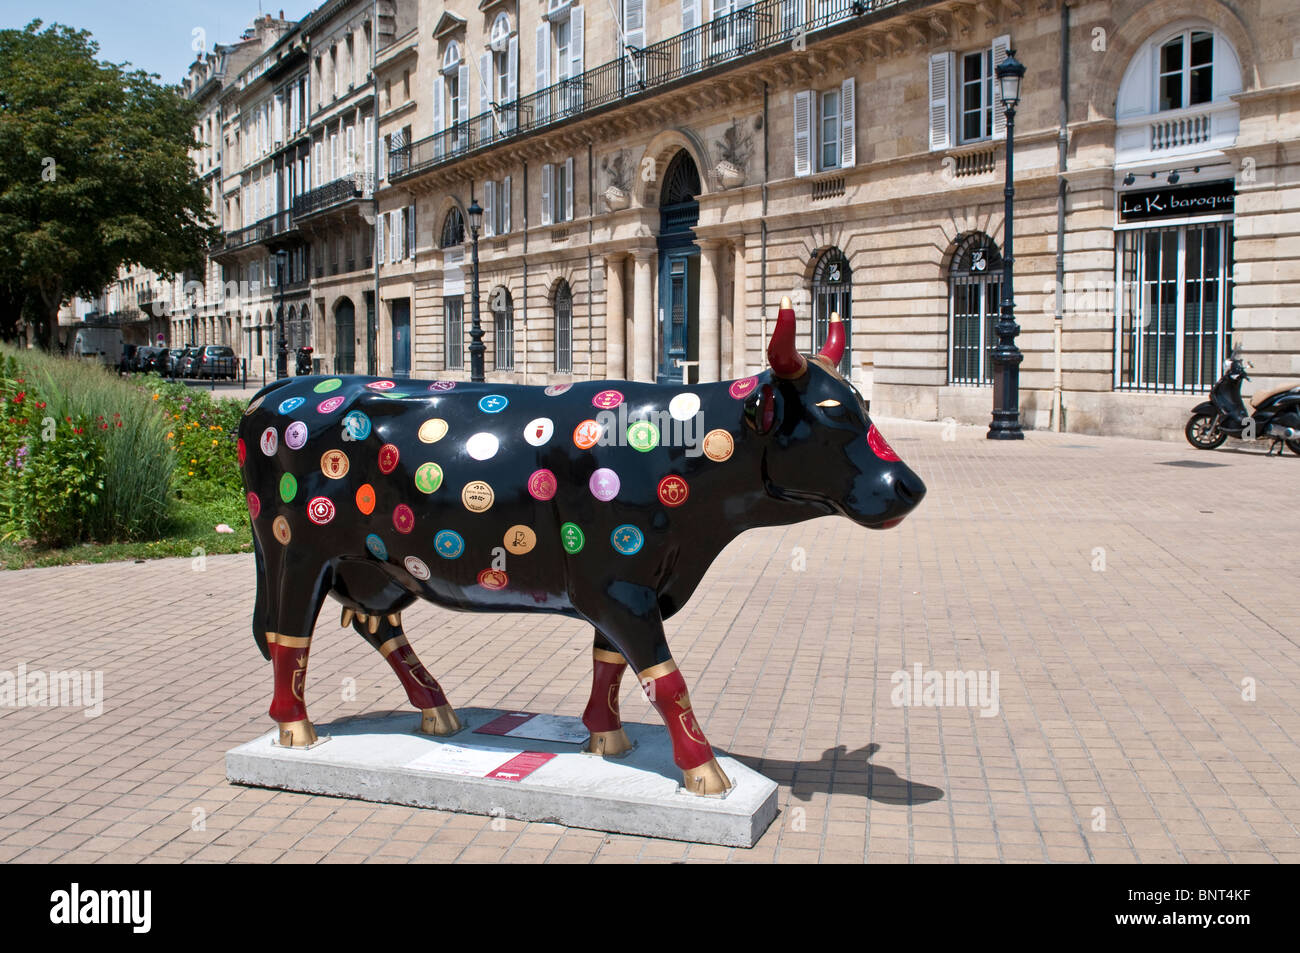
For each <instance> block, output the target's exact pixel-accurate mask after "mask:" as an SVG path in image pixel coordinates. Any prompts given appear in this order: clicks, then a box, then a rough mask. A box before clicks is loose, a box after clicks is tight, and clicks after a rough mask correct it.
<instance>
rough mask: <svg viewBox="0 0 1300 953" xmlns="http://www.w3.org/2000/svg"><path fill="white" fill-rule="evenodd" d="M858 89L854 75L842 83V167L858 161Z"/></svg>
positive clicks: (848, 166)
mask: <svg viewBox="0 0 1300 953" xmlns="http://www.w3.org/2000/svg"><path fill="white" fill-rule="evenodd" d="M857 109H858V107H857V91H856V89H855V83H854V79H853V77H852V76H850V77H849V78H848V79H846V80H845V81H844V82H843V83H841V84H840V168H842V169H847V168H850V167H851V166H853V165H855V164H856V163H857V161H858V159H857V155H858V129H857V119H856V117H857Z"/></svg>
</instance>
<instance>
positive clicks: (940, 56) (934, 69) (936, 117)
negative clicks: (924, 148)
mask: <svg viewBox="0 0 1300 953" xmlns="http://www.w3.org/2000/svg"><path fill="white" fill-rule="evenodd" d="M952 59H953V56H952V53H951V52H947V53H935V54H934V55H933V56H931V57H930V149H931V150H935V149H947V148H948V147H949V146H951V145H952V105H951V103H952Z"/></svg>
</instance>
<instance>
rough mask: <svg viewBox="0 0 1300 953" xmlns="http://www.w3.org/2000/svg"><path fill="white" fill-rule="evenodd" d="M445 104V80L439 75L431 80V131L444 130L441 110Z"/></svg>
mask: <svg viewBox="0 0 1300 953" xmlns="http://www.w3.org/2000/svg"><path fill="white" fill-rule="evenodd" d="M446 102H447V79H446V77H445V76H443V75H442V74H441V73H439V74H438V75H437V76H435V77H434V78H433V131H434V132H442V131H443V129H445V128H446V126H445V125H444V122H443V109H444V108H445V106H446Z"/></svg>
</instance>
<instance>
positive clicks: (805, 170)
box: [794, 89, 813, 175]
mask: <svg viewBox="0 0 1300 953" xmlns="http://www.w3.org/2000/svg"><path fill="white" fill-rule="evenodd" d="M812 99H813V94H812V90H807V89H805V90H800V91H799V92H797V93H795V94H794V174H795V175H808V174H810V173H811V172H812Z"/></svg>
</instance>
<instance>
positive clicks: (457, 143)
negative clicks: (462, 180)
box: [295, 0, 908, 213]
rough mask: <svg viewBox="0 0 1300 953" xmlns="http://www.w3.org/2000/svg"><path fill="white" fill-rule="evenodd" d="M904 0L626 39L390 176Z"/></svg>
mask: <svg viewBox="0 0 1300 953" xmlns="http://www.w3.org/2000/svg"><path fill="white" fill-rule="evenodd" d="M905 2H908V0H758V2H756V3H754V4H753V5H752V6H748V7H742V8H740V9H738V10H736V11H734V12H732V13H729V14H727V15H726V16H722V17H718V18H717V19H714V20H711V21H709V22H708V23H705V24H703V25H702V26H698V27H695V28H694V29H691V30H687V31H685V32H684V33H679V34H677V35H676V36H672V37H669V38H668V39H666V40H663V41H662V42H660V43H655V44H653V45H651V46H646V47H642V48H640V49H637V48H634V47H629V48H628V53H627V55H625V56H622V57H620V58H618V59H616V60H611V61H609V62H608V63H603V64H601V65H600V66H596V67H593V68H592V69H589V70H587V71H586V72H584V73H581V74H579V75H578V76H574V77H570V78H567V79H562V80H560V81H559V82H557V83H554V84H552V85H550V86H548V87H546V88H545V89H542V90H539V91H537V92H535V93H531V94H529V95H527V96H521V97H519V98H518V99H516V100H514V101H513V102H510V103H506V104H503V105H498V106H497V107H496V108H495V109H494V110H489V111H487V112H484V113H480V114H479V115H477V116H473V117H471V118H470V119H468V120H467V121H465V122H458V123H455V124H454V125H452V126H451V127H450V128H449V129H445V130H443V131H442V132H438V133H435V134H433V135H432V136H428V137H426V138H424V139H419V140H417V141H415V142H411V143H407V144H405V145H401V146H398V147H397V148H396V149H393V150H392V151H391V152H390V153H389V156H388V172H389V176H390V178H391V179H393V180H394V181H401V180H402V179H405V178H407V177H409V176H413V175H417V174H419V173H421V172H424V171H426V170H428V169H431V168H434V167H435V166H439V165H442V164H443V163H446V162H451V161H454V160H456V159H461V158H464V157H465V156H467V155H472V154H473V153H475V152H478V151H480V150H482V149H486V148H488V147H490V146H493V145H496V144H499V143H501V142H505V141H508V140H510V139H514V138H516V137H518V136H521V135H526V134H527V133H530V132H535V131H537V130H539V129H544V128H546V127H547V126H552V125H555V124H557V123H561V122H564V121H566V120H570V119H574V118H576V117H579V116H583V115H586V114H589V113H592V112H595V111H596V110H599V109H603V108H605V107H608V106H611V105H615V104H619V103H622V102H626V101H631V100H633V99H636V98H638V97H641V96H644V95H646V94H648V93H650V92H652V91H654V90H658V89H660V88H662V87H665V86H668V85H671V84H673V83H676V82H678V81H680V80H683V79H685V78H688V77H690V76H693V75H695V74H700V73H705V72H710V71H712V70H714V69H715V68H718V67H721V66H724V65H726V64H730V63H736V62H740V61H742V60H745V59H747V58H749V57H751V56H753V55H755V54H758V53H761V52H764V51H766V50H770V49H773V48H774V47H777V46H781V45H783V44H788V43H790V42H791V41H792V40H794V39H795V37H798V36H800V35H811V34H813V33H815V32H816V31H818V30H824V29H826V28H828V27H831V26H835V25H837V24H841V23H846V22H848V21H850V20H853V19H854V18H856V17H861V16H865V15H867V14H871V13H876V12H878V11H881V10H885V9H888V8H890V7H895V6H899V5H901V4H903V3H905ZM295 213H296V205H295Z"/></svg>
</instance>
